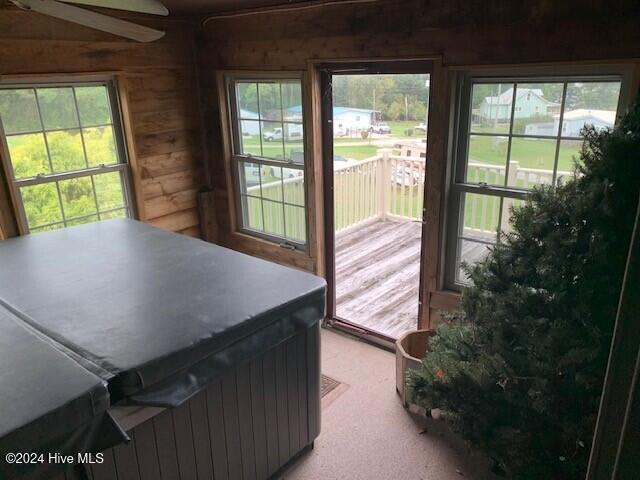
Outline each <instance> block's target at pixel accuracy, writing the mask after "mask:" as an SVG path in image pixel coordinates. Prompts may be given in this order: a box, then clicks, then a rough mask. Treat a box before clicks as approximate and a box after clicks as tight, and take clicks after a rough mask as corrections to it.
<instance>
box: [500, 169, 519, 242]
mask: <svg viewBox="0 0 640 480" xmlns="http://www.w3.org/2000/svg"><path fill="white" fill-rule="evenodd" d="M519 165H520V164H519V162H515V161H514V162H509V174H508V175H507V186H508V187H515V186H516V179H517V178H518V166H519ZM511 205H513V198H509V197H502V218H501V220H500V225H501V228H502V231H503V232H505V233H508V232H510V231H511V225H510V224H509V211H510V210H511Z"/></svg>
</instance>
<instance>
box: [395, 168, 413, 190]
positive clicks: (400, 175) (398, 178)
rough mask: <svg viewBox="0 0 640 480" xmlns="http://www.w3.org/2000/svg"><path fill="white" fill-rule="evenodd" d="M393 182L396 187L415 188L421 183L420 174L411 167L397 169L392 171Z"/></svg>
mask: <svg viewBox="0 0 640 480" xmlns="http://www.w3.org/2000/svg"><path fill="white" fill-rule="evenodd" d="M391 181H392V182H393V183H395V184H396V185H401V186H404V187H413V186H414V185H418V184H419V183H420V174H419V173H418V172H417V171H416V170H415V169H413V168H411V167H404V168H403V167H400V168H395V169H393V170H392V171H391Z"/></svg>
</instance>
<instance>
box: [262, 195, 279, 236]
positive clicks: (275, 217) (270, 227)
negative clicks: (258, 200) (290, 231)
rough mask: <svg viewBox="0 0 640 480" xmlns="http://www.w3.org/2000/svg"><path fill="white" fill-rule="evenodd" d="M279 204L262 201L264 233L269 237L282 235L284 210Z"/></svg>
mask: <svg viewBox="0 0 640 480" xmlns="http://www.w3.org/2000/svg"><path fill="white" fill-rule="evenodd" d="M283 207H284V206H283V204H282V203H279V202H272V201H270V200H262V208H263V209H264V231H265V232H266V233H269V234H271V235H277V236H279V237H282V236H283V235H284V208H283Z"/></svg>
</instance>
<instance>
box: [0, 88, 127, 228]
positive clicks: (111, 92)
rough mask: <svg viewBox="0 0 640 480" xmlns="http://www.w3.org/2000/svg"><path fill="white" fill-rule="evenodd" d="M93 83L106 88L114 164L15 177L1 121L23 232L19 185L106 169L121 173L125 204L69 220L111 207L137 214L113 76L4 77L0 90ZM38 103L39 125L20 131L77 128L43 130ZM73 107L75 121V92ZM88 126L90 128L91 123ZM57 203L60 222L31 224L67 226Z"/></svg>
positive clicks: (2, 152)
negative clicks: (116, 160) (114, 150)
mask: <svg viewBox="0 0 640 480" xmlns="http://www.w3.org/2000/svg"><path fill="white" fill-rule="evenodd" d="M92 86H103V87H105V88H106V90H107V94H108V100H109V107H110V113H111V121H112V123H111V125H112V126H113V137H114V143H115V148H116V152H117V156H118V160H119V162H118V163H116V164H113V165H98V166H96V167H88V168H84V169H80V170H72V171H68V172H60V173H49V174H45V175H36V176H32V177H26V178H22V179H16V177H15V174H14V168H13V163H12V161H11V154H10V151H9V145H8V141H7V135H6V134H5V131H4V126H3V124H2V122H1V121H0V163H1V164H2V165H1V166H2V169H3V171H4V174H5V177H6V179H7V186H8V188H9V193H10V196H11V199H12V201H13V204H14V213H15V217H16V221H17V224H18V230H19V233H20V234H21V235H26V234H29V233H30V227H29V222H28V219H27V215H26V211H25V208H24V202H23V200H22V194H21V192H20V189H21V188H22V187H28V186H33V185H44V184H48V183H55V182H60V181H63V180H69V179H74V178H83V177H91V176H94V175H100V174H106V173H113V172H118V173H120V178H121V184H122V194H123V199H124V207H118V208H114V209H109V210H105V211H104V212H96V213H91V214H88V215H84V216H80V217H73V218H72V219H70V220H78V219H82V218H86V217H90V216H93V215H98V214H99V213H108V212H110V211H116V210H122V209H124V210H125V211H126V213H127V218H136V214H137V210H136V203H135V198H136V197H135V195H134V192H133V188H132V172H131V163H130V160H129V155H128V151H127V146H126V138H125V129H124V121H123V117H122V110H121V107H120V98H119V95H118V88H117V84H116V79H115V78H114V77H112V76H108V77H102V76H100V77H95V76H88V77H87V78H84V77H82V76H70V77H68V78H67V77H61V78H58V77H57V76H56V77H54V78H52V79H51V80H47V79H44V80H42V79H37V80H36V79H34V78H29V77H25V78H17V79H8V80H6V81H2V80H0V90H11V89H16V90H19V89H33V90H35V89H37V88H56V87H67V88H69V87H92ZM36 101H37V100H36ZM37 106H38V117H39V121H40V125H41V127H42V129H40V130H37V131H33V132H32V131H29V132H21V133H20V135H24V134H31V133H41V134H43V135H44V134H45V133H46V132H48V131H67V130H76V128H62V129H53V130H46V129H45V128H44V123H43V119H42V113H41V112H40V104H39V103H38V104H37ZM74 107H75V109H76V115H78V121H80V120H79V119H80V116H79V111H78V103H77V99H76V98H75V95H74ZM99 126H100V125H98V127H99ZM91 128H93V126H92V127H91ZM77 129H80V130H81V129H82V126H81V125H80V124H78V127H77ZM84 148H85V147H84V143H83V150H84ZM85 155H86V153H85ZM47 159H48V160H49V161H50V153H49V150H48V147H47ZM93 194H94V198H95V194H96V193H95V187H94V189H93ZM96 201H97V200H96ZM60 202H61V200H60ZM60 207H61V214H62V221H61V222H54V223H51V224H43V225H38V226H37V227H34V228H43V227H47V226H51V225H56V224H59V223H63V224H64V226H63V227H61V228H67V227H68V226H67V225H66V223H67V219H66V217H65V215H64V209H63V208H62V203H60Z"/></svg>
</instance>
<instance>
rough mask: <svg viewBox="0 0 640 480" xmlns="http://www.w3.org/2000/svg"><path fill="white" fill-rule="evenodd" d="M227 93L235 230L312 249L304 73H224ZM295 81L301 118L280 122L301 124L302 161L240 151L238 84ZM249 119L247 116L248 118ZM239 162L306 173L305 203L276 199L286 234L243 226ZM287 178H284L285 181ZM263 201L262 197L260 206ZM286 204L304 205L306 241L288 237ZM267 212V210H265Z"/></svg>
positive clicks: (284, 245) (295, 247) (291, 247)
mask: <svg viewBox="0 0 640 480" xmlns="http://www.w3.org/2000/svg"><path fill="white" fill-rule="evenodd" d="M223 78H224V94H225V96H226V117H227V119H228V127H229V128H228V130H229V131H228V133H227V135H228V141H229V144H228V145H229V168H230V173H231V185H230V187H231V190H232V192H233V196H232V198H233V207H234V208H233V211H234V212H235V213H234V215H233V216H234V221H235V229H234V230H235V231H237V232H239V233H242V234H245V235H248V236H250V237H255V238H257V239H261V240H265V241H267V242H270V243H273V244H274V245H276V246H279V247H281V248H284V249H288V250H295V251H302V252H308V251H309V243H310V232H309V186H308V182H307V179H308V175H307V173H308V171H309V162H310V161H311V156H310V154H309V142H308V138H309V137H308V136H309V132H308V125H309V123H308V115H309V113H308V112H307V105H306V86H305V81H304V80H305V76H304V73H302V72H291V71H289V72H246V73H243V72H229V73H225V74H224V76H223ZM287 80H288V81H295V82H299V84H300V94H301V119H300V121H296V122H286V121H284V119H283V120H282V121H281V123H293V124H296V125H297V124H299V125H301V126H302V145H303V162H302V163H298V162H293V161H290V160H285V159H282V160H277V159H273V158H269V157H263V156H260V155H254V154H244V153H241V146H242V138H241V135H242V134H241V122H242V118H241V117H240V116H239V112H240V105H239V103H238V99H237V95H236V84H237V83H256V84H257V83H268V82H282V81H287ZM245 120H246V119H245ZM256 121H258V122H259V123H262V122H264V120H262V119H261V118H260V116H258V118H257V119H256ZM239 126H240V128H238V127H239ZM262 134H263V133H262V126H260V130H259V135H260V137H261V141H262ZM282 141H283V146H284V135H283V139H282ZM240 162H246V163H256V164H258V165H259V166H260V168H262V167H263V166H273V167H282V168H289V169H295V170H300V171H301V172H302V174H303V195H304V206H301V205H293V204H289V203H287V202H285V201H284V198H283V201H282V202H275V201H274V202H275V203H281V204H282V207H283V223H284V229H285V230H284V232H285V234H284V235H285V236H279V235H275V234H270V233H268V232H265V231H259V230H254V229H251V228H248V227H245V225H244V216H243V212H244V210H243V202H242V194H241V190H242V185H241V183H240V181H241V175H242V173H241V171H240V168H239V165H240ZM283 180H284V178H281V181H283ZM263 201H264V200H263V199H262V197H261V205H262V202H263ZM286 206H292V207H295V208H302V209H303V211H304V228H305V237H306V240H305V241H304V242H300V241H298V240H295V239H292V238H286V213H284V209H285V207H286ZM263 215H264V213H263ZM263 226H264V217H263Z"/></svg>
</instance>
